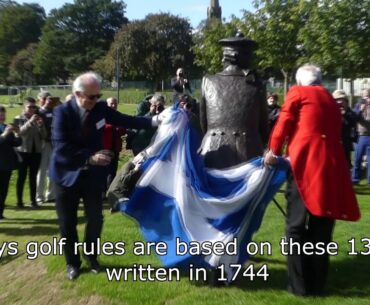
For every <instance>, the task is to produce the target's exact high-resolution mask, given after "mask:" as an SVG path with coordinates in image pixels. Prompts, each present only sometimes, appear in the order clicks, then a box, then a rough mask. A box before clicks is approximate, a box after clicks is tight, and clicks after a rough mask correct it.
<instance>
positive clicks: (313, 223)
mask: <svg viewBox="0 0 370 305" xmlns="http://www.w3.org/2000/svg"><path fill="white" fill-rule="evenodd" d="M285 196H286V199H287V201H288V209H287V219H286V238H287V240H288V241H289V239H290V238H291V241H292V242H299V243H300V244H303V243H305V242H311V243H314V244H315V243H318V242H324V243H325V245H326V244H328V243H329V242H330V241H331V240H332V233H333V228H334V223H335V221H334V220H332V219H328V218H325V217H317V216H313V215H312V214H311V213H310V212H309V211H308V210H307V209H306V207H305V205H304V202H303V200H302V198H301V195H300V193H299V191H298V188H297V185H296V183H295V181H294V178H293V174H292V173H289V174H288V181H287V189H286V193H285ZM328 269H329V255H328V254H324V255H304V254H301V255H298V254H297V253H292V255H288V290H289V291H290V292H292V293H294V294H296V295H320V294H322V292H323V289H324V285H325V282H326V278H327V274H328Z"/></svg>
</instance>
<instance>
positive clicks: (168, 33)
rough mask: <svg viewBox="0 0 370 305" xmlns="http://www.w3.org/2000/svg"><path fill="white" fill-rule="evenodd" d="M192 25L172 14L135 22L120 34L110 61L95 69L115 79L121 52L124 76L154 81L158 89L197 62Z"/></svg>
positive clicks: (154, 16) (149, 17)
mask: <svg viewBox="0 0 370 305" xmlns="http://www.w3.org/2000/svg"><path fill="white" fill-rule="evenodd" d="M191 30H192V29H191V26H190V24H189V22H188V21H187V20H186V19H184V18H180V17H178V16H174V15H171V14H168V13H161V14H150V15H148V16H146V17H145V19H143V20H139V21H133V22H131V23H129V24H127V25H125V26H123V27H122V29H121V30H120V31H119V32H118V33H117V35H116V37H115V40H114V43H113V44H112V46H111V48H110V51H109V53H108V55H107V56H106V58H104V59H101V60H99V61H97V62H96V63H95V65H94V66H95V68H96V69H98V70H99V71H100V72H103V73H104V72H105V76H108V77H110V78H111V77H113V75H114V68H115V63H116V57H117V52H119V58H120V59H121V60H120V62H121V65H120V70H121V74H122V75H121V76H123V77H124V78H126V79H127V78H129V79H134V80H135V79H137V80H143V79H148V80H153V81H155V82H156V84H157V87H158V86H159V84H160V82H161V80H164V79H168V78H170V77H171V75H173V74H174V71H175V70H176V68H178V67H179V66H182V67H184V68H185V69H188V68H190V67H191V65H192V62H193V57H194V56H193V53H192V52H191V47H192V37H191Z"/></svg>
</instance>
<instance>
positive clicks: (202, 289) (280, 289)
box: [0, 105, 370, 305]
mask: <svg viewBox="0 0 370 305" xmlns="http://www.w3.org/2000/svg"><path fill="white" fill-rule="evenodd" d="M18 110H19V109H18ZM120 110H121V111H124V112H126V113H133V112H134V110H135V107H133V105H132V106H129V105H127V106H126V105H120ZM11 111H13V109H9V113H8V118H9V119H8V121H9V120H10V119H11V118H12V116H13V114H14V113H15V112H14V113H13V112H11ZM128 158H129V154H128V153H127V152H125V154H124V155H122V158H121V163H123V162H125V161H126V160H127V159H128ZM15 180H16V172H14V174H13V177H12V180H11V186H10V190H9V195H8V199H7V202H6V204H7V207H6V209H5V213H4V214H5V216H6V217H7V219H6V220H4V221H1V222H0V241H1V242H4V241H8V242H10V241H17V242H18V243H19V254H18V255H17V256H9V255H5V257H3V258H1V260H0V274H1V283H2V284H1V285H0V304H2V305H14V304H27V305H32V304H35V305H36V304H37V305H43V304H45V305H46V304H68V305H69V304H70V305H75V304H89V305H97V304H99V305H100V304H127V305H146V304H153V305H157V304H158V305H159V304H167V305H169V304H176V305H182V304H184V305H192V304H202V305H207V304H209V305H213V304H248V305H257V304H258V305H260V304H274V305H275V304H277V305H294V304H304V305H306V304H307V305H308V304H320V305H337V304H341V305H350V304H351V305H352V304H353V305H369V304H370V276H369V274H370V260H369V256H364V255H362V256H361V255H358V256H348V255H347V252H348V251H349V249H350V247H349V244H348V242H347V240H348V239H351V238H356V240H357V241H358V245H357V250H360V249H362V248H361V247H360V244H359V241H360V239H361V238H363V237H367V238H370V222H369V220H370V196H369V195H370V188H369V187H367V186H365V185H364V184H365V181H362V185H359V186H356V193H357V196H358V200H359V202H360V206H361V211H362V218H361V220H360V221H358V222H343V221H341V222H337V224H336V228H335V234H334V241H335V242H337V243H338V245H339V254H338V255H337V256H334V257H331V266H330V274H329V279H328V285H327V290H326V291H327V295H326V296H324V297H321V298H298V297H295V296H292V295H290V294H289V293H287V291H286V264H285V257H284V256H282V255H281V254H280V251H279V244H278V243H279V241H280V239H281V238H282V237H283V235H284V218H283V216H282V214H281V213H280V211H279V210H278V209H277V208H276V207H275V206H274V204H273V203H271V204H270V206H269V207H268V209H267V211H266V215H265V217H264V219H263V223H262V226H261V228H260V230H259V231H258V232H257V234H256V235H255V236H254V240H255V241H256V242H259V241H269V242H271V244H272V255H271V256H267V255H258V256H255V257H252V258H251V260H250V262H251V263H253V264H255V265H256V266H260V265H262V264H268V271H269V274H270V276H269V278H268V280H267V282H263V281H262V280H261V279H258V280H254V281H249V280H248V279H238V280H237V281H236V282H235V283H234V284H233V285H231V286H229V287H223V288H211V287H208V286H206V285H204V284H203V283H196V282H190V281H189V279H188V277H187V276H186V275H183V276H182V277H181V280H180V282H134V281H132V280H130V281H126V282H123V281H121V282H109V281H108V279H107V276H106V273H105V272H102V273H100V274H98V275H94V274H91V273H89V272H88V271H87V265H86V263H85V262H84V264H83V268H84V272H83V273H82V274H81V276H80V277H79V278H78V280H76V281H75V282H70V281H68V280H67V279H66V276H65V263H64V258H63V257H61V256H40V257H38V258H37V259H36V260H29V259H27V257H26V253H25V245H26V244H27V243H28V242H30V241H38V242H42V241H51V240H52V238H53V237H58V236H59V235H58V227H57V217H56V213H55V210H54V205H53V204H45V205H42V206H41V207H40V208H38V209H36V210H34V209H25V210H17V209H15V202H16V198H15ZM164 182H165V178H164ZM27 196H28V190H27V189H26V190H25V199H26V200H25V202H28V201H27V198H28V197H27ZM276 199H277V200H278V201H279V202H280V203H281V204H282V205H283V206H285V204H284V198H283V194H282V193H278V194H277V196H276ZM108 208H109V207H108V206H105V209H104V216H105V224H104V229H103V233H102V242H106V241H112V242H116V241H124V242H126V244H127V247H126V250H127V252H126V253H125V254H124V255H123V256H101V257H100V262H101V264H102V265H103V266H105V267H108V268H113V267H123V268H124V267H131V266H132V265H133V264H143V265H147V264H153V265H154V266H157V267H159V266H160V263H159V260H158V258H157V257H155V256H154V255H150V256H134V255H133V254H132V251H131V249H132V244H133V242H134V241H142V240H143V239H142V237H141V234H140V231H139V229H138V226H137V224H136V223H135V221H133V220H132V219H130V218H129V217H127V216H123V215H121V214H113V215H111V214H110V213H109V211H108ZM78 229H79V235H80V238H82V237H83V229H84V218H83V208H82V205H81V207H80V211H79V226H78ZM363 250H364V251H366V249H365V248H364V249H363Z"/></svg>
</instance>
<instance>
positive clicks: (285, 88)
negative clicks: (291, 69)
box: [281, 69, 289, 99]
mask: <svg viewBox="0 0 370 305" xmlns="http://www.w3.org/2000/svg"><path fill="white" fill-rule="evenodd" d="M281 73H282V74H283V76H284V99H285V96H286V94H287V92H288V80H289V73H288V72H287V71H285V70H284V69H281Z"/></svg>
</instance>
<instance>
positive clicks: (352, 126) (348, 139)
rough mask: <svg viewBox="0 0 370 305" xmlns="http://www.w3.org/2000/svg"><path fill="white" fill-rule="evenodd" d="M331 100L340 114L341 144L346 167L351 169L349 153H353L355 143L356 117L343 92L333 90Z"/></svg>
mask: <svg viewBox="0 0 370 305" xmlns="http://www.w3.org/2000/svg"><path fill="white" fill-rule="evenodd" d="M333 98H334V99H335V101H336V102H337V104H338V106H339V108H340V112H341V114H342V142H343V148H344V153H345V155H346V159H347V161H348V165H349V167H350V168H351V167H352V162H351V152H352V151H353V142H355V141H356V123H357V121H358V116H357V114H356V113H355V112H354V111H353V110H352V109H351V108H350V107H349V106H348V98H347V95H346V93H345V91H344V90H342V89H338V90H335V91H334V92H333Z"/></svg>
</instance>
